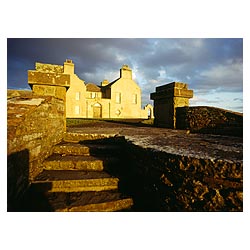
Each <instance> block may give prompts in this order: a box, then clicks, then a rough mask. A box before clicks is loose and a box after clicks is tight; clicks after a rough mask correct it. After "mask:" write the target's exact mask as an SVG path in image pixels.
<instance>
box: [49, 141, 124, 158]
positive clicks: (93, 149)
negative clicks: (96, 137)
mask: <svg viewBox="0 0 250 250" xmlns="http://www.w3.org/2000/svg"><path fill="white" fill-rule="evenodd" d="M53 153H55V154H60V155H83V156H89V155H92V156H104V155H119V154H122V148H121V147H120V146H119V145H114V144H102V143H99V144H98V143H97V144H95V143H89V142H80V143H73V142H61V143H59V144H57V145H55V146H54V148H53Z"/></svg>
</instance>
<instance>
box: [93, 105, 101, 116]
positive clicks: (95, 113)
mask: <svg viewBox="0 0 250 250" xmlns="http://www.w3.org/2000/svg"><path fill="white" fill-rule="evenodd" d="M93 118H102V105H101V104H100V103H95V104H94V105H93Z"/></svg>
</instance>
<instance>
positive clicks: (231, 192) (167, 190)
mask: <svg viewBox="0 0 250 250" xmlns="http://www.w3.org/2000/svg"><path fill="white" fill-rule="evenodd" d="M127 154H128V156H127V159H129V162H130V164H129V165H128V164H127V165H126V166H125V168H126V171H127V172H126V175H127V177H126V178H127V180H128V183H129V185H130V188H131V190H130V191H131V193H132V194H133V196H134V200H135V202H136V204H137V210H138V211H142V210H143V208H148V210H149V211H174V212H176V211H182V212H185V211H192V212H195V211H201V212H202V211H205V212H209V211H243V163H242V161H238V162H233V161H227V160H212V159H199V158H194V157H190V156H181V155H176V154H169V153H166V152H161V151H156V150H152V149H143V148H141V147H138V146H136V145H132V144H131V145H129V146H128V148H127Z"/></svg>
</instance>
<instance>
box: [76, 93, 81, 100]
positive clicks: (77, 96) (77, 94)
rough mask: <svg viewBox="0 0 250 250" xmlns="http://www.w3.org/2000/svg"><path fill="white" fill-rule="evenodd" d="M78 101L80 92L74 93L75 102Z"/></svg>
mask: <svg viewBox="0 0 250 250" xmlns="http://www.w3.org/2000/svg"><path fill="white" fill-rule="evenodd" d="M79 100H80V92H76V101H79Z"/></svg>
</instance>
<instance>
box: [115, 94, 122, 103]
mask: <svg viewBox="0 0 250 250" xmlns="http://www.w3.org/2000/svg"><path fill="white" fill-rule="evenodd" d="M115 102H116V103H121V93H119V92H117V93H115Z"/></svg>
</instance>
